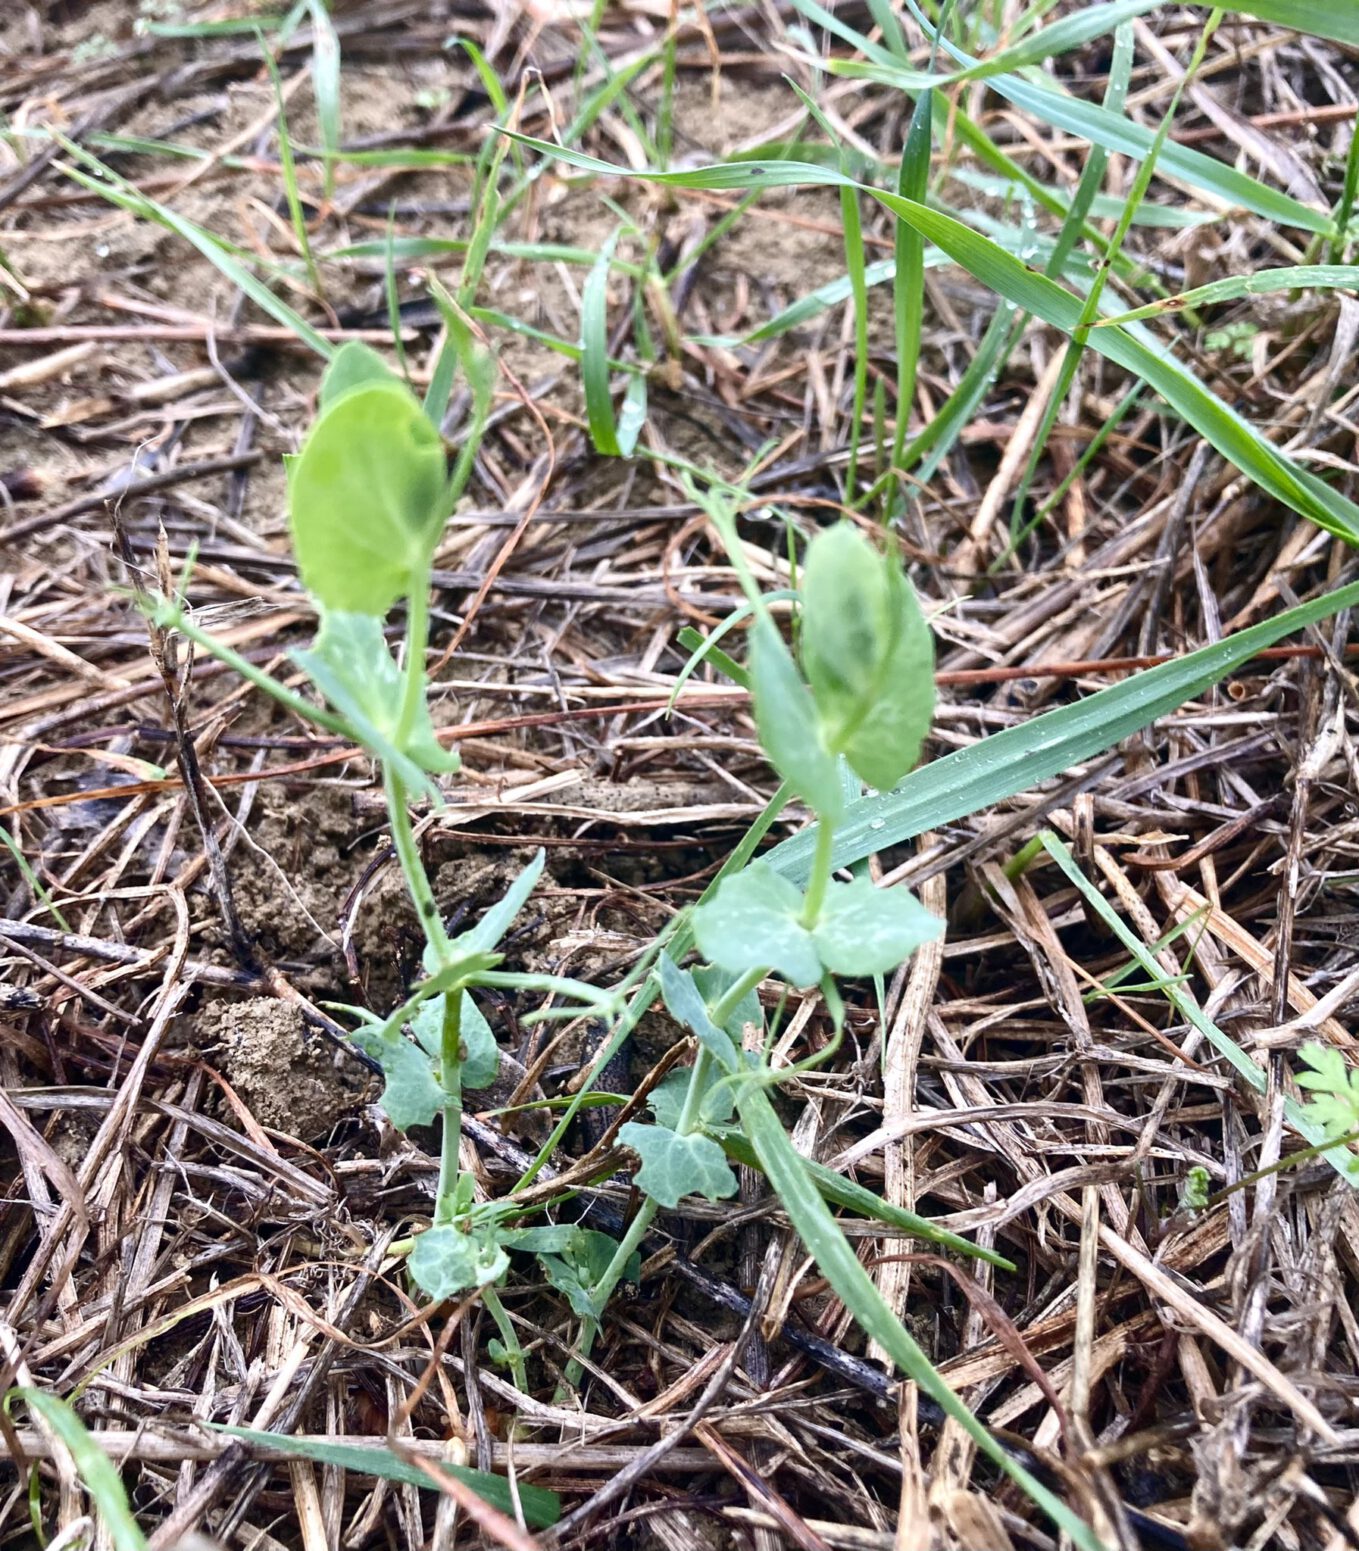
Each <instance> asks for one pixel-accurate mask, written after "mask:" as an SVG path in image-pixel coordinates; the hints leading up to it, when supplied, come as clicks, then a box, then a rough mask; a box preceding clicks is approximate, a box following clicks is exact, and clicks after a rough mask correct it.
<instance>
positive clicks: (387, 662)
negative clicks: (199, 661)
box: [292, 390, 459, 795]
mask: <svg viewBox="0 0 1359 1551" xmlns="http://www.w3.org/2000/svg"><path fill="white" fill-rule="evenodd" d="M360 391H362V390H360ZM292 658H293V661H294V662H296V663H297V665H298V667H300V668H301V669H303V671H304V672H305V673H306V674H307V675H308V676H309V677H310V678H311V680H312V682H313V683H314V684H315V685H316V687H317V688H318V689H319V690H320V691H321V693H322V694H323V695H324V696H325V697H326V699H327V700H328V701H329V702H330V703H331V705H332V706H334V707H335V709H336V710H337V711H338V712H339V713H340V714H341V716H343V717H344V718H345V720H346V721H347V722H348V723H349V725H350V728H351V729H352V731H353V734H354V737H355V739H356V740H357V741H358V742H359V743H361V744H362V745H363V746H364V748H366V749H367V750H368V752H369V753H370V754H372V755H373V756H374V757H375V758H377V759H380V760H382V761H384V763H386V764H388V765H390V766H391V767H392V769H393V770H394V771H395V773H396V774H397V775H398V776H399V777H400V778H401V781H402V782H403V784H404V785H406V786H407V787H409V788H411V789H413V790H430V791H434V792H435V795H437V789H436V788H434V787H433V785H432V783H431V782H430V780H429V777H430V776H431V775H443V774H446V773H448V772H449V771H453V770H456V769H457V768H458V764H459V761H458V756H457V755H456V754H455V753H453V752H452V751H451V750H448V749H445V748H444V747H443V746H442V745H441V744H440V743H439V741H438V738H437V737H436V736H435V732H434V722H433V720H432V719H431V717H430V714H429V706H428V704H427V703H426V700H425V697H424V696H423V695H421V697H420V700H419V704H418V707H417V710H416V713H415V717H414V719H413V722H412V726H411V729H410V732H409V733H408V734H407V736H406V737H405V739H404V741H403V742H402V744H401V745H400V746H398V744H397V743H396V741H395V739H396V735H397V730H398V727H397V724H398V722H399V720H400V715H401V702H402V693H403V689H404V681H403V676H402V673H401V670H400V669H399V668H398V667H397V665H396V663H395V662H394V661H393V660H392V654H391V652H389V651H388V649H387V642H386V639H385V638H384V636H383V633H382V622H381V620H379V619H378V618H377V617H376V616H375V615H372V614H346V613H340V612H333V611H330V610H327V611H326V612H325V613H324V614H323V615H322V617H321V629H320V632H319V633H318V635H317V637H316V640H315V642H314V643H313V645H312V647H311V649H310V650H308V651H300V652H294V653H292Z"/></svg>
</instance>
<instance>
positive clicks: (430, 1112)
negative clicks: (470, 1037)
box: [349, 1003, 448, 1131]
mask: <svg viewBox="0 0 1359 1551" xmlns="http://www.w3.org/2000/svg"><path fill="white" fill-rule="evenodd" d="M428 1005H429V1004H428V1003H426V1006H428ZM422 1010H423V1009H422ZM349 1037H350V1039H352V1040H353V1042H354V1044H355V1045H356V1046H357V1047H358V1048H359V1049H360V1050H362V1051H363V1053H364V1054H365V1055H367V1056H371V1057H372V1058H373V1060H375V1061H376V1062H378V1063H379V1065H380V1066H381V1067H382V1077H383V1082H384V1087H383V1090H382V1098H381V1100H380V1103H381V1105H382V1108H383V1110H384V1111H385V1113H386V1115H387V1118H388V1119H389V1120H390V1121H391V1123H392V1124H393V1125H394V1126H395V1127H396V1129H397V1130H398V1131H409V1130H410V1128H411V1127H412V1126H429V1125H433V1124H434V1117H435V1116H436V1115H438V1114H441V1113H442V1112H443V1109H444V1106H445V1105H446V1104H447V1102H448V1095H447V1094H446V1093H445V1092H444V1090H443V1089H442V1088H441V1087H440V1086H439V1079H438V1076H437V1075H436V1071H435V1066H434V1062H433V1061H431V1059H430V1055H429V1053H428V1052H427V1051H426V1050H422V1049H421V1048H420V1046H419V1045H413V1044H412V1043H411V1042H410V1040H408V1039H407V1038H406V1037H405V1036H404V1035H403V1034H400V1033H394V1034H387V1035H384V1034H379V1033H378V1032H377V1031H376V1030H375V1029H355V1031H354V1032H353V1033H352V1034H351V1035H350V1036H349ZM437 1058H438V1052H437V1049H436V1051H435V1060H437Z"/></svg>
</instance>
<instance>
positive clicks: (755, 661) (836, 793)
mask: <svg viewBox="0 0 1359 1551" xmlns="http://www.w3.org/2000/svg"><path fill="white" fill-rule="evenodd" d="M750 683H751V691H752V693H753V695H754V697H755V725H756V727H757V728H758V729H759V734H760V745H761V747H762V748H763V749H764V752H765V755H766V757H767V758H768V760H769V763H770V764H771V765H773V767H774V768H775V770H777V771H778V773H779V774H780V775H781V776H782V777H783V779H784V780H785V781H787V782H788V784H789V786H791V787H792V788H793V790H794V791H795V792H796V793H797V795H798V796H799V797H801V798H802V800H803V801H804V802H806V803H809V804H810V805H811V806H812V807H813V808H814V809H815V810H816V814H817V817H818V818H819V819H821V820H822V822H823V823H828V824H835V823H836V822H837V821H838V820H839V817H840V813H841V810H842V808H843V806H844V800H843V796H842V791H841V786H840V776H839V772H838V771H837V769H836V763H835V756H834V754H832V753H831V752H830V751H829V750H828V749H827V748H826V746H825V744H824V743H823V742H822V737H821V718H820V717H819V716H818V715H817V709H816V705H815V703H814V702H813V700H812V697H811V695H810V694H809V693H808V691H807V686H806V685H805V684H804V683H803V682H802V676H801V674H799V673H798V671H797V665H796V664H795V663H794V662H793V656H792V653H791V652H790V651H789V650H788V648H787V646H785V645H784V641H783V637H782V636H781V635H780V634H779V632H778V630H777V629H776V628H775V626H774V622H773V621H772V620H771V619H769V618H767V617H765V616H761V618H759V619H757V620H756V621H755V624H754V626H753V628H752V629H751V632H750Z"/></svg>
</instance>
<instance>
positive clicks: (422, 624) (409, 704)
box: [395, 577, 429, 748]
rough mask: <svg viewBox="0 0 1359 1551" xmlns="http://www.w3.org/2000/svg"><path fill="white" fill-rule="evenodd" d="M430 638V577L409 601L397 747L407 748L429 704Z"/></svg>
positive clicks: (413, 589)
mask: <svg viewBox="0 0 1359 1551" xmlns="http://www.w3.org/2000/svg"><path fill="white" fill-rule="evenodd" d="M428 641H429V578H428V577H423V578H420V579H419V580H418V582H417V584H416V585H415V586H414V587H412V588H411V595H410V598H409V599H408V600H407V603H406V661H405V683H404V685H403V686H402V694H401V715H400V718H399V719H398V721H397V724H396V738H395V742H396V746H397V748H404V747H405V746H406V743H407V742H408V741H409V739H410V735H411V733H412V731H413V730H414V728H415V719H416V717H417V716H418V715H419V713H420V707H421V706H422V705H423V704H424V703H425V647H426V645H427V644H428Z"/></svg>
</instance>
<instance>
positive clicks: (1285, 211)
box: [828, 59, 1334, 236]
mask: <svg viewBox="0 0 1359 1551" xmlns="http://www.w3.org/2000/svg"><path fill="white" fill-rule="evenodd" d="M828 69H829V70H830V72H831V74H833V75H840V76H849V77H852V78H855V79H859V80H871V81H879V82H881V83H882V84H884V85H887V86H896V87H898V88H900V89H902V90H919V86H918V85H916V84H914V83H911V82H909V80H908V78H907V77H906V73H905V72H903V71H902V70H901V68H900V66H898V65H895V64H891V63H888V64H875V63H873V62H871V61H870V62H867V63H865V62H864V61H862V60H854V59H837V60H831V61H829V63H828ZM987 84H988V86H990V87H991V89H992V90H993V91H995V92H998V93H999V94H1000V95H1001V96H1002V97H1004V98H1006V99H1007V100H1008V101H1009V102H1010V103H1012V104H1013V105H1014V106H1015V107H1017V108H1020V109H1022V110H1023V111H1024V112H1025V113H1032V114H1033V115H1034V117H1035V118H1038V119H1041V120H1042V121H1043V122H1044V123H1047V124H1050V125H1051V126H1052V127H1053V128H1054V129H1061V130H1065V131H1066V132H1067V133H1068V134H1073V135H1078V136H1079V137H1080V138H1081V139H1082V140H1088V141H1090V142H1091V144H1092V145H1099V146H1103V148H1104V149H1105V150H1106V151H1119V152H1122V153H1123V154H1124V155H1125V156H1130V157H1132V158H1134V160H1137V161H1140V160H1141V159H1142V158H1143V157H1144V156H1145V155H1146V154H1147V152H1148V151H1149V150H1150V149H1151V145H1152V142H1153V140H1154V139H1155V134H1154V132H1153V131H1152V130H1150V129H1147V128H1145V127H1144V126H1143V125H1141V124H1134V123H1133V122H1132V120H1131V119H1128V118H1125V117H1124V116H1123V115H1122V114H1120V113H1109V112H1107V111H1106V110H1105V109H1104V108H1103V107H1101V106H1099V105H1098V104H1097V103H1093V102H1085V101H1083V100H1082V99H1080V98H1077V97H1069V96H1067V95H1066V94H1065V93H1064V92H1060V91H1057V90H1056V89H1054V88H1052V87H1047V86H1040V85H1038V84H1037V83H1036V82H1034V81H1030V80H1024V79H1021V78H1020V77H1019V76H1014V75H1000V76H992V77H991V78H990V79H989V80H988V82H987ZM1161 170H1162V172H1163V173H1164V174H1165V175H1166V176H1167V177H1172V178H1175V179H1177V180H1179V181H1180V182H1183V183H1187V184H1188V185H1189V186H1190V187H1191V188H1194V189H1197V190H1199V191H1200V192H1201V193H1204V194H1209V195H1211V196H1212V197H1213V198H1214V199H1219V200H1222V201H1223V202H1224V203H1226V204H1228V205H1232V206H1237V207H1239V208H1240V209H1243V210H1249V211H1251V212H1252V213H1253V214H1255V215H1259V216H1263V217H1264V218H1265V219H1266V220H1269V221H1276V222H1278V223H1279V225H1281V226H1292V227H1297V228H1299V229H1301V230H1303V231H1309V232H1316V233H1318V234H1319V235H1321V236H1329V235H1330V234H1331V233H1332V231H1333V229H1334V227H1333V222H1332V219H1331V216H1330V213H1329V212H1328V211H1324V210H1317V209H1315V208H1313V207H1312V206H1311V205H1305V204H1303V203H1302V201H1301V200H1298V199H1294V198H1293V197H1292V196H1291V195H1289V194H1284V193H1281V192H1280V191H1279V190H1277V189H1272V188H1270V187H1269V185H1268V184H1266V183H1261V182H1260V180H1259V179H1258V178H1252V177H1250V176H1249V175H1248V174H1246V173H1244V172H1238V171H1237V170H1236V169H1235V168H1234V167H1229V166H1228V165H1227V164H1226V163H1225V162H1220V161H1218V160H1216V158H1214V157H1212V156H1206V155H1204V153H1203V152H1202V151H1195V150H1194V149H1193V148H1192V147H1190V146H1183V145H1177V144H1175V142H1174V141H1172V142H1170V144H1168V145H1167V146H1166V148H1165V151H1164V154H1163V155H1162V157H1161Z"/></svg>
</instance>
